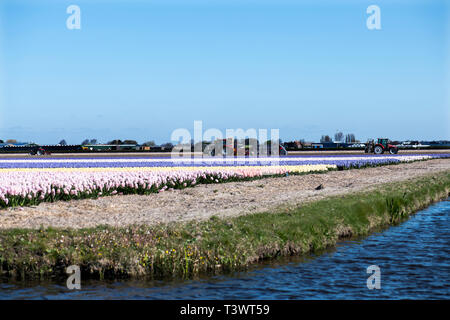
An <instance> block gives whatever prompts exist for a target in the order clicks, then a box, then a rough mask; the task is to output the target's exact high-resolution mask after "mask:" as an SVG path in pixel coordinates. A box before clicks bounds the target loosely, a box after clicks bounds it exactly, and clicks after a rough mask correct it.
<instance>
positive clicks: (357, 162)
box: [0, 154, 450, 169]
mask: <svg viewBox="0 0 450 320" xmlns="http://www.w3.org/2000/svg"><path fill="white" fill-rule="evenodd" d="M449 156H450V154H434V155H432V154H431V155H400V156H398V155H396V156H392V155H390V156H325V157H324V156H320V157H318V156H309V157H308V156H306V157H281V158H178V159H173V158H172V159H171V158H166V159H153V158H135V159H132V158H131V159H130V158H99V159H93V158H91V159H53V158H50V159H9V160H5V159H2V160H0V168H1V169H15V168H33V169H38V168H127V167H139V168H145V167H158V168H159V167H184V166H201V167H205V166H211V167H215V166H231V167H235V166H296V165H316V164H327V165H336V166H338V167H344V168H353V167H356V168H360V167H363V166H377V165H384V164H392V163H399V162H410V161H417V160H426V159H432V158H442V157H449Z"/></svg>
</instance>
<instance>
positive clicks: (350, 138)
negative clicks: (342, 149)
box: [345, 133, 356, 143]
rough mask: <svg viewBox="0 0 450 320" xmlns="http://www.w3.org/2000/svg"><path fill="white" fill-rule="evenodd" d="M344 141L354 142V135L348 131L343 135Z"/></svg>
mask: <svg viewBox="0 0 450 320" xmlns="http://www.w3.org/2000/svg"><path fill="white" fill-rule="evenodd" d="M345 142H346V143H355V142H356V138H355V135H354V134H353V133H349V134H347V135H346V136H345Z"/></svg>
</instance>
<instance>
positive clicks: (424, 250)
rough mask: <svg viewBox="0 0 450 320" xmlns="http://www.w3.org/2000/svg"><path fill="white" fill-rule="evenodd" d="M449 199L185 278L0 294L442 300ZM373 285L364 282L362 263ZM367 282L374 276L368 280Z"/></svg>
mask: <svg viewBox="0 0 450 320" xmlns="http://www.w3.org/2000/svg"><path fill="white" fill-rule="evenodd" d="M449 217H450V201H449V199H447V200H446V201H442V202H440V203H437V204H434V205H432V206H430V207H429V208H427V209H425V210H423V211H420V212H418V213H417V214H415V215H413V216H412V217H410V218H409V219H408V220H407V221H405V222H403V223H401V224H399V225H397V226H393V227H390V228H388V229H385V230H383V231H381V232H378V233H374V234H372V235H370V236H369V237H367V238H364V239H359V240H351V241H344V242H340V243H339V244H338V246H337V247H336V248H334V249H332V250H328V251H325V252H322V253H321V254H320V255H319V254H318V255H311V256H307V257H302V258H299V257H297V258H284V259H280V260H276V261H271V262H267V263H264V264H260V265H258V266H256V267H254V268H252V269H251V270H249V271H247V272H240V273H235V274H232V275H226V276H216V277H209V278H205V279H199V280H191V281H175V282H173V281H172V282H169V281H151V282H145V281H125V282H107V281H83V280H82V283H81V285H82V287H81V290H69V289H67V287H66V286H65V281H61V282H59V283H48V282H45V283H42V282H41V283H24V282H19V283H17V282H3V283H0V299H450V220H449ZM372 265H375V266H378V267H379V270H380V274H379V275H380V277H379V279H380V282H379V284H380V289H371V290H369V289H368V287H367V282H368V278H369V277H370V276H374V275H375V274H374V273H373V272H370V273H367V268H368V267H369V266H372ZM369 283H370V284H373V283H374V282H372V281H369Z"/></svg>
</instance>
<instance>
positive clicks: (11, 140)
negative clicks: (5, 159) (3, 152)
mask: <svg viewBox="0 0 450 320" xmlns="http://www.w3.org/2000/svg"><path fill="white" fill-rule="evenodd" d="M6 143H17V140H16V139H8V140H6Z"/></svg>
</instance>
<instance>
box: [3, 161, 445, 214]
mask: <svg viewBox="0 0 450 320" xmlns="http://www.w3.org/2000/svg"><path fill="white" fill-rule="evenodd" d="M448 156H449V155H445V154H444V155H443V154H434V155H404V156H403V155H395V156H301V157H281V158H275V159H274V158H257V159H254V160H249V159H248V158H247V159H244V158H241V159H239V158H223V159H222V158H194V159H189V160H188V161H187V160H186V159H185V158H180V159H169V158H85V159H80V158H77V159H58V158H48V159H42V158H38V159H30V158H24V159H0V207H9V206H26V205H37V204H39V203H41V202H54V201H58V200H72V199H83V198H97V197H99V196H108V195H115V194H149V193H155V192H163V191H165V190H168V189H182V188H187V187H191V186H194V185H196V184H205V183H221V182H227V181H242V180H249V179H258V178H262V177H265V176H282V175H287V174H304V173H310V172H326V171H328V170H335V169H351V168H362V167H368V166H379V165H387V164H396V163H401V162H411V161H419V160H427V159H432V158H442V157H448Z"/></svg>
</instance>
